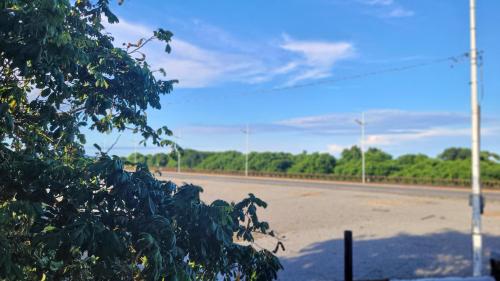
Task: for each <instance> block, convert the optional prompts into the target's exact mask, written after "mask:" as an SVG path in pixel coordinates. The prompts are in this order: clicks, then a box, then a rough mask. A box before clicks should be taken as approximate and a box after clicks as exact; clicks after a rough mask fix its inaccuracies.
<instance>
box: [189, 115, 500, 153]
mask: <svg viewBox="0 0 500 281" xmlns="http://www.w3.org/2000/svg"><path fill="white" fill-rule="evenodd" d="M359 117H360V116H359V114H357V113H333V114H325V115H314V116H303V117H297V118H291V119H286V120H280V121H276V122H270V123H260V124H252V125H251V128H252V131H254V132H255V133H299V134H306V135H328V136H355V137H358V136H359V133H360V128H359V125H357V124H356V123H355V122H354V120H355V119H356V118H359ZM469 118H470V117H469V116H468V115H467V114H462V113H456V112H421V111H403V110H387V109H384V110H371V111H367V112H365V122H366V124H367V125H366V134H367V135H366V143H367V144H368V145H373V146H386V145H396V144H401V143H404V142H412V141H423V140H429V139H434V138H453V137H466V136H468V135H469V134H470V129H469V125H470V124H469V123H470V119H469ZM483 121H484V122H483V124H485V126H484V127H483V128H482V134H483V135H484V136H489V135H498V134H500V128H499V127H497V126H495V125H494V124H496V123H497V122H498V118H496V117H495V118H493V117H483ZM242 128H243V125H242V124H232V125H223V126H213V125H210V126H203V125H198V126H193V127H190V128H187V130H188V131H190V132H191V133H195V134H196V133H203V134H207V133H214V134H220V133H225V134H233V133H241V129H242ZM184 130H185V129H183V131H184ZM341 148H344V146H341V145H339V144H335V145H333V144H332V146H331V147H328V151H331V152H332V153H334V151H336V150H340V149H341Z"/></svg>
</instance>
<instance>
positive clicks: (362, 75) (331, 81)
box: [168, 52, 469, 104]
mask: <svg viewBox="0 0 500 281" xmlns="http://www.w3.org/2000/svg"><path fill="white" fill-rule="evenodd" d="M468 58H469V52H465V53H462V54H460V55H455V56H449V57H443V58H438V59H432V60H427V61H423V62H419V63H415V64H409V65H404V66H396V67H390V68H385V69H379V70H375V71H369V72H364V73H359V74H354V75H346V76H341V77H336V78H330V79H323V80H318V81H312V82H308V83H302V84H296V85H290V86H282V87H274V88H268V89H257V90H254V91H247V92H238V93H228V94H225V95H219V96H217V97H214V96H211V97H210V100H214V99H225V98H231V97H235V96H245V95H252V94H260V93H270V92H281V91H288V90H293V89H299V88H308V87H315V86H320V85H326V84H335V83H338V82H342V81H349V80H357V79H363V78H366V77H370V76H377V75H384V74H388V73H397V72H403V71H408V70H412V69H416V68H422V67H426V66H431V65H435V64H441V63H446V62H447V63H450V66H451V67H453V66H454V65H456V64H459V63H462V62H464V61H466V60H467V59H468ZM200 99H201V98H198V99H192V98H191V99H185V100H183V101H181V102H175V103H168V104H181V103H189V102H192V101H195V100H200Z"/></svg>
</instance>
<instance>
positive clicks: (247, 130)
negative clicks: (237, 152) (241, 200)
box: [243, 123, 250, 177]
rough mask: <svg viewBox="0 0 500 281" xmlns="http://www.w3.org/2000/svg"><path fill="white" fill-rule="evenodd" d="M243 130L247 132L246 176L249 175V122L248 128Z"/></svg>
mask: <svg viewBox="0 0 500 281" xmlns="http://www.w3.org/2000/svg"><path fill="white" fill-rule="evenodd" d="M243 132H244V133H245V134H246V140H245V142H246V153H245V177H248V153H249V134H250V130H249V129H248V123H247V127H246V130H244V131H243Z"/></svg>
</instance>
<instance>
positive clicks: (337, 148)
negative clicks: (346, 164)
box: [327, 144, 347, 155]
mask: <svg viewBox="0 0 500 281" xmlns="http://www.w3.org/2000/svg"><path fill="white" fill-rule="evenodd" d="M346 148H347V146H344V145H339V144H329V145H328V146H327V151H328V153H330V154H335V155H339V154H340V153H341V152H342V151H343V150H344V149H346Z"/></svg>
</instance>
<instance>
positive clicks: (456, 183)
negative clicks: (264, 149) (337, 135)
mask: <svg viewBox="0 0 500 281" xmlns="http://www.w3.org/2000/svg"><path fill="white" fill-rule="evenodd" d="M151 171H160V172H176V171H177V170H176V169H175V168H163V167H162V168H155V167H153V168H151ZM182 172H185V173H198V174H216V175H232V176H244V175H245V172H244V171H227V170H200V169H189V168H182ZM248 175H249V176H252V177H271V178H286V179H310V180H325V181H346V182H347V181H348V182H361V177H360V176H351V175H335V174H290V173H277V172H257V171H248ZM366 181H367V182H371V183H388V184H402V185H434V186H450V187H464V188H465V187H469V186H470V184H471V183H470V180H467V179H438V178H416V177H391V176H389V177H387V176H373V175H367V176H366ZM481 186H482V187H484V188H488V189H500V181H498V180H483V181H481Z"/></svg>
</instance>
